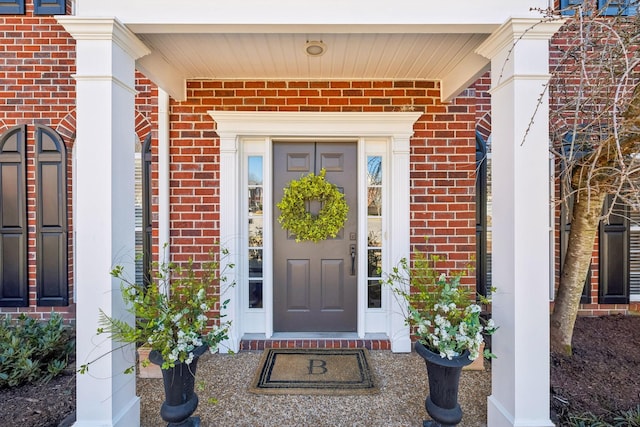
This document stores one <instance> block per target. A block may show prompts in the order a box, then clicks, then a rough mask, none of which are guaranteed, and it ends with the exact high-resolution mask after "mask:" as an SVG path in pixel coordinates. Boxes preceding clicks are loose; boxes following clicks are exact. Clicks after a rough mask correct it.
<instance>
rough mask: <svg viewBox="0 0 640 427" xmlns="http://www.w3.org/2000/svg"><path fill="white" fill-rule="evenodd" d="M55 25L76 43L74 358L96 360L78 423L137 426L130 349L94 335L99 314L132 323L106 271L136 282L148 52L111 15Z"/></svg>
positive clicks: (82, 390)
mask: <svg viewBox="0 0 640 427" xmlns="http://www.w3.org/2000/svg"><path fill="white" fill-rule="evenodd" d="M59 22H60V23H61V24H62V25H63V26H64V27H65V28H66V30H67V31H68V32H69V33H70V34H71V35H72V36H73V37H74V38H75V39H76V43H77V45H76V52H77V74H76V76H75V78H76V82H77V83H76V90H77V109H76V119H77V128H76V130H77V137H76V144H75V146H74V150H75V152H76V169H75V170H74V174H75V184H76V185H75V187H74V189H73V191H74V195H75V199H74V200H75V205H74V229H75V234H76V239H75V243H76V247H75V248H74V253H75V264H74V265H75V284H76V288H77V311H76V316H77V327H76V338H77V340H76V342H77V344H76V360H77V363H78V365H81V364H85V363H88V362H90V361H94V360H95V362H94V363H92V364H91V365H90V368H89V373H87V374H83V375H80V374H79V375H78V376H77V380H76V381H77V391H76V394H77V397H76V401H77V421H76V424H75V425H76V426H98V425H100V426H122V427H125V426H126V427H130V426H137V425H139V424H140V402H139V398H138V397H137V396H136V393H135V392H136V390H135V375H132V374H129V375H125V374H124V373H123V371H124V370H125V369H126V368H127V367H129V366H131V365H132V364H133V363H134V362H135V355H134V347H133V345H129V346H127V347H126V348H124V349H118V347H119V344H118V343H115V342H113V341H112V340H110V339H108V338H104V337H103V336H96V330H97V328H98V315H99V310H102V311H104V312H105V313H106V314H107V315H109V316H112V317H116V318H119V319H125V320H128V321H132V320H133V319H132V316H131V314H130V313H128V312H126V311H125V309H124V304H123V300H122V298H121V296H120V283H119V281H118V280H116V279H113V278H112V277H111V276H110V275H109V271H110V270H111V268H112V266H113V265H115V264H122V265H124V266H125V269H126V274H127V276H129V277H134V261H135V253H134V210H133V200H134V198H133V194H134V190H133V188H134V142H135V128H134V117H135V116H134V96H135V91H134V87H135V86H134V83H135V79H134V78H135V74H134V73H135V60H136V58H138V57H141V56H143V55H146V54H147V53H149V51H148V50H147V48H146V47H145V46H144V44H142V43H141V42H140V41H139V40H138V39H137V38H136V37H135V36H134V35H133V33H131V32H130V31H129V30H127V29H126V28H125V27H124V26H123V25H122V24H120V23H119V22H118V21H117V20H115V19H113V18H105V19H83V18H74V17H60V18H59ZM103 355H104V357H101V356H103ZM99 357H101V358H99ZM98 358H99V359H98Z"/></svg>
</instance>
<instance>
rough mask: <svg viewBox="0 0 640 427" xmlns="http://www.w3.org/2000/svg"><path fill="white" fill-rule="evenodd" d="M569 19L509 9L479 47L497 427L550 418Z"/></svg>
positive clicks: (546, 422)
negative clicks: (560, 79)
mask: <svg viewBox="0 0 640 427" xmlns="http://www.w3.org/2000/svg"><path fill="white" fill-rule="evenodd" d="M561 23H562V22H560V21H554V22H545V21H536V20H530V19H511V20H509V21H508V22H507V23H505V24H504V25H503V26H502V27H501V28H499V29H498V30H497V31H496V32H495V33H494V34H493V35H491V36H490V37H489V38H488V39H487V40H486V41H485V42H484V43H483V44H482V45H481V46H480V48H479V49H478V50H477V52H478V53H480V54H481V55H483V56H485V57H487V58H490V59H491V77H492V89H491V95H492V96H491V111H492V118H491V120H492V128H493V129H492V135H491V140H492V147H491V150H492V194H493V200H492V210H493V220H492V224H493V226H492V234H493V236H492V240H493V248H492V276H493V283H492V285H493V286H495V287H496V288H497V291H496V292H494V293H493V295H492V299H493V304H492V316H493V318H494V320H495V322H496V324H497V325H498V326H499V329H498V331H497V332H496V334H495V335H494V337H493V339H492V350H493V352H494V353H495V354H496V356H497V359H495V360H494V361H493V362H492V369H491V376H492V395H491V396H489V402H488V422H489V425H491V426H494V427H503V426H504V427H506V426H511V427H513V426H518V425H527V426H537V427H546V426H553V423H552V422H551V420H550V418H549V372H550V371H549V292H550V283H551V282H550V278H551V271H552V270H551V263H550V242H551V241H552V240H551V238H550V231H551V221H550V218H551V217H550V212H551V211H550V204H549V201H550V190H549V188H550V179H551V175H550V161H549V104H548V95H547V94H548V91H547V90H546V85H547V84H548V81H549V38H550V37H551V36H552V35H553V33H554V32H555V30H556V29H557V28H558V27H559V26H560V25H561Z"/></svg>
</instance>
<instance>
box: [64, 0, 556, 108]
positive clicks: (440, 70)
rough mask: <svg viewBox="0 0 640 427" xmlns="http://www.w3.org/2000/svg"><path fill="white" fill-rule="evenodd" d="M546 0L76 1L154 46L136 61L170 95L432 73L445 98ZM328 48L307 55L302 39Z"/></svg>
mask: <svg viewBox="0 0 640 427" xmlns="http://www.w3.org/2000/svg"><path fill="white" fill-rule="evenodd" d="M551 4H552V2H551V0H483V1H478V0H456V1H453V2H451V1H449V2H447V1H428V0H402V1H401V2H398V1H389V0H366V1H363V0H323V1H321V2H317V1H311V0H296V1H292V0H269V1H265V0H180V1H175V0H134V1H132V0H108V1H104V0H102V1H101V0H75V6H76V7H75V12H76V17H77V18H78V19H89V20H90V19H91V18H95V17H109V16H114V17H116V19H118V20H119V21H120V22H121V23H122V24H124V25H125V26H126V27H127V28H128V29H129V30H131V31H132V32H133V33H134V34H135V35H137V36H138V37H139V38H140V39H141V40H142V41H143V42H144V43H145V44H146V45H147V46H148V47H149V48H150V50H151V54H150V55H147V56H145V57H143V58H140V59H139V60H138V62H137V66H138V69H140V70H141V71H142V72H143V73H145V74H146V75H147V76H148V77H150V78H151V79H152V80H153V81H154V82H156V83H157V84H158V85H159V86H160V87H161V88H163V89H165V90H166V91H167V92H168V93H169V94H170V95H171V96H173V97H174V98H176V99H178V100H181V99H184V97H185V96H186V85H185V81H186V80H188V79H279V80H285V79H286V80H315V79H348V80H387V79H391V80H417V79H419V80H437V81H440V83H441V88H442V95H441V96H442V98H443V99H444V100H448V99H449V98H452V97H454V96H456V95H457V94H458V93H459V92H460V91H462V90H463V89H465V88H466V87H467V86H468V85H469V84H470V83H471V82H473V80H474V79H475V78H476V77H477V76H478V75H480V74H482V73H483V72H484V71H485V70H486V69H487V68H488V60H487V59H486V58H484V57H482V56H480V55H478V54H476V53H475V50H476V48H477V47H478V46H479V45H480V44H481V43H482V41H483V40H485V39H486V38H487V37H489V35H490V34H491V33H492V32H494V31H496V30H497V29H498V28H499V27H500V26H501V25H502V24H504V23H505V22H507V21H508V20H509V19H510V18H512V17H519V18H527V17H540V16H541V15H540V12H539V10H544V9H545V8H546V7H548V6H549V5H551ZM311 40H318V41H322V42H324V43H325V44H326V46H327V51H326V53H325V54H324V55H323V56H321V57H316V58H310V57H308V56H307V55H306V54H305V53H304V44H305V43H306V42H307V41H311Z"/></svg>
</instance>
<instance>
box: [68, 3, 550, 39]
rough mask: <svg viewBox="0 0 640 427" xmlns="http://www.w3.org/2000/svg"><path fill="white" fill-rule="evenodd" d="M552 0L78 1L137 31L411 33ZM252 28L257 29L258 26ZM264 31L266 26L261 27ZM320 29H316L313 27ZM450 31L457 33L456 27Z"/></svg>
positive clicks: (88, 12) (490, 21)
mask: <svg viewBox="0 0 640 427" xmlns="http://www.w3.org/2000/svg"><path fill="white" fill-rule="evenodd" d="M547 6H548V1H547V0H510V1H504V0H484V1H482V2H480V1H478V0H458V1H457V2H456V3H455V4H453V5H452V4H451V3H450V2H433V1H424V0H404V1H401V2H400V3H398V2H390V1H388V0H366V1H365V0H325V1H324V2H320V3H318V2H311V1H309V0H299V1H296V2H292V1H290V0H270V1H268V2H266V1H264V0H235V1H229V0H210V1H202V0H181V1H179V2H176V1H175V0H136V1H131V0H109V1H108V2H106V1H103V0H79V1H78V6H77V11H76V13H77V15H78V16H117V17H118V18H119V19H120V20H121V21H122V22H124V23H125V24H127V25H130V26H131V28H132V29H133V30H134V31H136V32H140V31H142V27H143V26H145V25H156V24H162V26H161V27H158V28H157V29H158V30H161V32H163V33H164V32H167V31H168V30H167V27H165V25H167V24H182V25H193V24H196V25H199V24H204V25H225V26H230V25H231V26H234V27H241V26H243V25H251V26H290V25H293V26H299V28H300V29H301V30H302V28H305V27H306V28H307V31H309V26H327V25H329V26H331V25H342V26H344V28H345V29H348V28H350V27H351V30H350V32H351V31H357V28H358V27H360V26H363V27H362V28H366V26H374V27H377V28H378V29H379V27H382V26H386V25H390V26H396V27H397V29H401V30H402V31H401V32H411V31H413V30H409V29H407V28H405V27H404V26H407V25H409V26H424V25H425V24H428V25H433V26H435V28H437V27H438V26H439V27H440V28H441V31H446V27H449V26H451V25H456V24H460V25H463V26H465V25H500V24H502V23H503V22H505V21H506V20H507V19H508V18H509V17H512V16H518V17H539V16H540V13H539V12H537V11H535V10H532V9H535V8H541V9H545V8H547ZM257 28H260V27H257ZM253 31H256V29H255V28H254V30H253ZM259 31H263V28H260V29H259ZM314 31H315V30H314ZM447 32H452V31H451V28H450V29H449V30H448V31H447Z"/></svg>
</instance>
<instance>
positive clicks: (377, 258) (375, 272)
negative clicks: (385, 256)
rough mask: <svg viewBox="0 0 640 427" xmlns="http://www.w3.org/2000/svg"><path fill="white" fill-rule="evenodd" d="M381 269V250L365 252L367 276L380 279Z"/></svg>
mask: <svg viewBox="0 0 640 427" xmlns="http://www.w3.org/2000/svg"><path fill="white" fill-rule="evenodd" d="M381 269H382V249H369V250H368V251H367V271H368V273H367V276H369V277H380V270H381Z"/></svg>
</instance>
